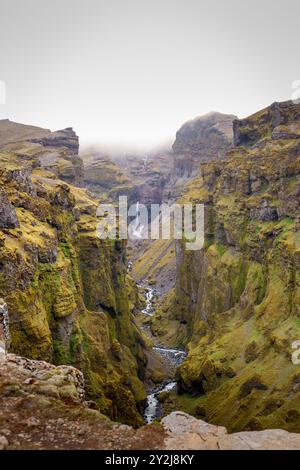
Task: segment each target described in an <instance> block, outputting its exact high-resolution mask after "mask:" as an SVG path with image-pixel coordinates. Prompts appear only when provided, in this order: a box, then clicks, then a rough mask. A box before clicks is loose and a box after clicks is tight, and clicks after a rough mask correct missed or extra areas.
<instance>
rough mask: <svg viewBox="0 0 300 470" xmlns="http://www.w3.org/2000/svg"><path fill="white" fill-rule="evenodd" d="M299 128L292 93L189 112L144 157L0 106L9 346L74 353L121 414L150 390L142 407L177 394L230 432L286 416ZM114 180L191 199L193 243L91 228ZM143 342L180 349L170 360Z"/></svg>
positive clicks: (130, 191) (147, 192)
mask: <svg viewBox="0 0 300 470" xmlns="http://www.w3.org/2000/svg"><path fill="white" fill-rule="evenodd" d="M299 139H300V105H295V104H293V103H291V102H284V103H274V104H273V105H271V106H269V107H268V108H266V109H264V110H261V111H259V112H258V113H256V114H254V115H253V116H250V117H249V118H246V119H243V120H238V119H236V118H235V116H233V115H223V114H220V113H210V114H209V115H206V116H203V117H201V118H198V119H196V120H193V121H189V122H188V123H186V124H184V125H183V126H182V127H181V129H180V130H179V131H178V132H177V135H176V139H175V142H174V145H173V148H172V149H171V148H166V149H163V150H161V151H159V152H158V151H157V152H154V153H153V154H151V155H148V156H147V159H146V160H145V158H144V156H143V155H127V156H125V157H123V158H121V157H120V156H119V155H105V156H103V154H102V153H101V152H100V151H99V154H98V153H97V151H95V150H94V151H93V152H91V153H89V152H88V151H84V152H82V153H79V140H78V137H77V136H76V134H75V132H74V131H73V130H72V129H71V128H67V129H64V130H61V131H57V132H50V131H49V130H46V129H41V128H35V127H32V126H25V125H21V124H16V123H13V122H11V121H8V120H5V121H0V181H1V190H0V229H1V234H0V297H2V298H3V300H4V302H5V303H6V304H7V307H8V312H9V327H10V335H11V343H10V347H9V352H12V353H14V354H17V355H19V356H23V357H26V358H29V359H33V360H42V361H47V362H49V363H51V364H55V365H72V366H74V367H76V368H78V369H79V370H80V371H82V372H83V374H84V378H85V391H86V396H87V401H88V402H89V406H90V407H91V408H92V409H96V410H98V411H100V413H101V414H104V415H106V416H107V417H109V419H111V420H113V421H117V422H121V423H124V424H128V425H131V426H133V427H135V428H139V427H141V426H142V425H143V424H144V417H143V416H144V413H145V409H147V406H149V401H148V404H147V395H148V396H149V395H153V393H156V396H157V397H158V400H159V401H160V407H161V408H160V413H159V414H158V415H157V416H153V418H156V417H157V418H159V419H160V418H161V415H166V414H168V413H169V412H172V411H177V410H182V411H185V412H188V413H190V414H192V415H194V416H195V417H197V418H201V419H203V420H205V421H207V422H209V423H212V424H215V425H222V426H226V428H227V429H228V430H229V431H233V432H237V431H242V430H261V429H270V428H280V429H286V430H288V431H292V432H300V389H299V384H300V378H299V377H300V371H299V369H298V368H297V366H296V365H295V364H293V363H292V361H291V354H292V349H291V344H292V342H293V341H295V340H298V339H299V338H300V320H299V300H300V288H299V281H300V278H299V261H300V257H299V253H300V251H299V250H300V235H299V227H300V226H299V200H300V199H299V194H300V159H299V158H300V140H299ZM119 195H127V196H128V199H129V201H130V202H131V203H137V202H140V203H141V204H145V205H146V206H147V207H148V206H149V205H150V204H151V203H162V202H169V203H172V202H175V201H177V202H180V203H185V202H186V203H187V202H194V203H203V204H204V205H205V245H204V247H203V249H202V250H200V251H195V252H192V251H187V250H185V243H184V241H180V242H179V241H176V242H175V241H172V240H156V241H150V240H148V241H145V242H141V241H135V242H133V241H128V243H126V241H124V240H100V239H99V238H98V237H97V236H96V225H97V217H96V209H97V206H98V203H99V200H100V201H102V202H112V203H115V202H116V201H117V199H118V196H119ZM128 265H129V268H128ZM145 289H146V290H145ZM147 289H148V292H149V289H151V292H152V293H153V291H154V293H155V295H154V296H153V298H151V299H150V303H149V298H148V303H147V301H145V298H146V297H147ZM147 309H148V311H147ZM149 309H151V315H147V313H149V311H150V310H149ZM153 346H154V347H153ZM157 347H161V348H162V349H165V350H176V351H179V352H180V351H186V357H185V354H184V357H182V359H184V360H183V361H179V362H178V363H176V364H175V366H176V367H175V368H174V364H173V366H172V364H170V363H168V361H167V364H166V360H165V359H164V357H163V355H162V354H159V353H158V352H157ZM174 354H175V353H174ZM169 362H170V361H169ZM171 362H172V361H171ZM175 382H176V384H175ZM168 384H172V387H171V386H170V387H168ZM166 387H167V389H166ZM160 390H161V391H162V393H161V394H160V393H159V392H160ZM11 393H13V392H11ZM47 393H48V394H49V396H50V397H51V396H52V397H53V398H55V396H56V395H55V394H56V393H57V392H56V391H55V389H54V388H52V389H51V387H48V392H47ZM152 398H153V397H152ZM151 420H152V419H151Z"/></svg>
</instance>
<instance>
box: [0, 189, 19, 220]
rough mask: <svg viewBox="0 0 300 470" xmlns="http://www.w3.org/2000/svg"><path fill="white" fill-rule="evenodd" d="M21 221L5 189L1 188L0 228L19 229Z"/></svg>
mask: <svg viewBox="0 0 300 470" xmlns="http://www.w3.org/2000/svg"><path fill="white" fill-rule="evenodd" d="M18 226H19V221H18V218H17V215H16V211H15V208H14V206H13V205H12V204H11V203H10V200H9V199H8V197H7V194H6V192H5V191H4V189H2V188H0V228H2V229H3V228H17V227H18Z"/></svg>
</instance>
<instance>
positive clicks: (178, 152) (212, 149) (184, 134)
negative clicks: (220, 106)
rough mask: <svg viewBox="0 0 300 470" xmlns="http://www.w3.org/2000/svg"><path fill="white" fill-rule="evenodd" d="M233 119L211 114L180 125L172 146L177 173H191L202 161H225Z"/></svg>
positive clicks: (230, 139) (232, 117) (231, 137)
mask: <svg viewBox="0 0 300 470" xmlns="http://www.w3.org/2000/svg"><path fill="white" fill-rule="evenodd" d="M235 118H236V116H233V115H227V114H221V113H215V112H212V113H208V114H206V115H205V116H201V117H197V118H196V119H193V120H191V121H188V122H186V123H185V124H183V126H182V127H181V128H180V129H179V131H178V132H177V134H176V140H175V142H174V144H173V151H174V153H175V167H176V169H177V172H178V173H179V174H184V173H188V174H191V173H192V172H193V171H194V170H196V169H197V168H199V163H201V162H204V161H210V160H222V159H224V157H225V153H226V150H227V149H228V148H229V147H230V145H231V143H232V139H233V131H232V122H233V120H234V119H235Z"/></svg>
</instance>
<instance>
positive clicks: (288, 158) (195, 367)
mask: <svg viewBox="0 0 300 470" xmlns="http://www.w3.org/2000/svg"><path fill="white" fill-rule="evenodd" d="M299 112H300V107H299V105H294V104H292V103H290V102H289V103H282V104H274V105H272V106H271V107H270V108H268V109H266V110H263V111H261V112H259V113H257V114H255V115H254V116H250V117H249V118H248V119H244V120H242V121H235V122H234V142H235V144H236V146H235V147H233V148H232V149H230V150H229V151H228V152H227V154H226V161H224V162H209V163H205V164H203V165H202V167H201V170H202V176H201V177H200V178H198V179H196V180H195V181H194V183H192V184H191V186H190V189H189V191H188V192H187V193H186V195H185V196H184V200H185V201H196V202H203V203H205V205H206V226H205V231H206V237H205V238H206V241H205V247H204V249H203V250H201V251H199V252H188V251H185V250H184V246H183V245H178V247H177V286H176V289H177V295H176V301H177V308H176V311H177V316H178V319H179V320H184V321H185V322H187V333H186V335H187V336H186V338H187V339H186V342H187V346H188V348H189V355H188V358H187V360H186V361H185V362H184V363H183V365H182V366H181V367H180V368H179V371H178V383H179V386H180V388H181V392H182V393H183V395H182V397H181V399H179V402H176V406H177V407H179V406H182V407H183V408H184V409H187V410H188V411H192V412H193V413H194V414H195V415H196V416H199V417H201V416H202V417H205V419H207V420H209V422H212V423H217V424H222V425H225V426H226V427H228V428H229V430H242V429H262V428H269V427H280V428H283V429H287V430H293V431H297V432H299V431H300V427H299V426H300V414H299V409H300V408H299V407H300V389H299V374H300V370H299V366H297V365H295V364H293V362H292V359H291V356H292V353H293V348H292V343H293V341H295V340H298V339H299V338H300V321H299V300H300V285H299V282H300V274H299V268H300V264H299V252H300V225H299V204H300V198H299V196H300V157H299V155H300V146H299V145H300V144H299V142H300V141H299V138H298V125H299ZM187 394H188V395H187ZM188 396H190V397H193V398H189V399H188V398H187V397H188ZM179 403H180V404H179Z"/></svg>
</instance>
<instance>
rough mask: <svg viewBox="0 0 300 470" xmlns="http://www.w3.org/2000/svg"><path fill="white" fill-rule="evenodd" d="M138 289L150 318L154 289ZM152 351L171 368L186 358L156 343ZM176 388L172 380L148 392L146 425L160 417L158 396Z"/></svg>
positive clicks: (182, 354)
mask: <svg viewBox="0 0 300 470" xmlns="http://www.w3.org/2000/svg"><path fill="white" fill-rule="evenodd" d="M138 287H140V288H144V289H145V301H146V306H145V308H143V310H142V314H144V315H148V316H152V315H153V313H154V306H153V300H154V296H155V294H156V292H155V289H154V288H152V287H150V286H147V287H145V286H141V285H139V286H138ZM147 330H148V328H147ZM152 339H153V338H152ZM154 339H155V338H154ZM153 351H155V352H156V353H157V354H159V355H160V356H161V357H162V358H163V359H164V360H165V361H166V362H167V363H168V364H170V365H171V366H173V367H178V366H179V365H180V364H181V363H182V362H183V361H184V359H185V357H186V352H185V351H183V350H181V349H168V348H165V347H163V346H161V345H160V344H158V343H157V344H156V345H155V346H153ZM176 386H177V384H176V382H174V380H171V379H167V380H165V381H164V382H163V383H161V384H160V385H158V386H157V387H155V388H154V389H153V390H151V391H150V392H151V393H149V394H148V396H147V405H146V408H145V411H144V418H145V421H146V423H147V424H149V423H152V421H153V420H154V419H155V418H157V417H158V416H159V415H160V409H161V404H160V402H159V399H158V397H159V394H160V393H162V392H168V391H170V390H173V389H174V388H176Z"/></svg>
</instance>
